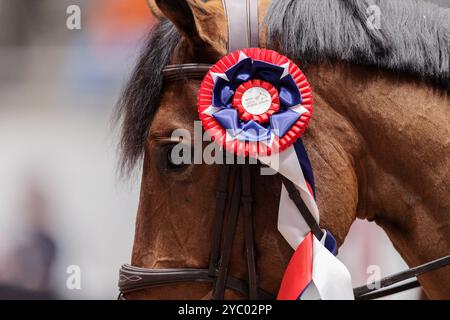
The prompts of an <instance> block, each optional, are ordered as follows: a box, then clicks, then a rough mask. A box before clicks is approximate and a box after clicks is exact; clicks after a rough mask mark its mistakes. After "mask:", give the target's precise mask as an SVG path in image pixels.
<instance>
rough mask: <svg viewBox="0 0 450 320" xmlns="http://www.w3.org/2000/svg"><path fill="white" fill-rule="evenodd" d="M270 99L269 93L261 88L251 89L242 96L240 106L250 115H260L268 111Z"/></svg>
mask: <svg viewBox="0 0 450 320" xmlns="http://www.w3.org/2000/svg"><path fill="white" fill-rule="evenodd" d="M271 104H272V97H271V96H270V93H269V91H267V90H266V89H264V88H262V87H252V88H250V89H248V90H247V91H245V92H244V94H243V95H242V106H243V107H244V109H245V111H247V112H248V113H250V114H252V115H260V114H263V113H264V112H266V111H267V110H269V108H270V106H271Z"/></svg>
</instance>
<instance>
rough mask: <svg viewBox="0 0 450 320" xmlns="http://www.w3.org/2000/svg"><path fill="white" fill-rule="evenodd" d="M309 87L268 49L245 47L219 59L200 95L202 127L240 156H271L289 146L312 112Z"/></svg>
mask: <svg viewBox="0 0 450 320" xmlns="http://www.w3.org/2000/svg"><path fill="white" fill-rule="evenodd" d="M312 104H313V98H312V93H311V88H310V86H309V83H308V81H307V79H306V77H305V75H304V74H303V72H302V71H301V70H300V69H299V68H298V66H297V65H296V64H295V63H293V62H292V61H291V60H289V59H288V58H287V57H285V56H283V55H281V54H279V53H277V52H275V51H272V50H267V49H258V48H250V49H242V50H237V51H234V52H232V53H230V54H228V55H226V56H224V57H223V58H222V59H220V60H219V61H218V62H217V63H216V64H215V65H214V66H213V67H212V68H211V70H210V71H209V72H208V73H207V75H206V76H205V78H204V79H203V82H202V84H201V86H200V90H199V94H198V111H199V115H200V119H201V121H202V124H203V127H204V128H205V130H206V132H208V134H209V135H210V136H211V137H212V139H213V140H214V141H216V142H217V143H219V144H221V145H223V146H224V147H225V148H226V149H227V150H228V151H229V152H232V153H235V154H237V155H239V156H248V155H250V156H252V157H257V156H258V155H270V154H271V153H272V152H274V151H275V152H279V151H283V150H285V149H286V148H288V147H289V146H291V145H292V144H293V143H294V142H295V141H296V140H297V139H298V138H300V136H301V135H302V134H303V132H304V131H305V129H306V127H307V126H308V123H309V120H310V119H311V116H312V111H313V106H312Z"/></svg>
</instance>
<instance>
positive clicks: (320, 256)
mask: <svg viewBox="0 0 450 320" xmlns="http://www.w3.org/2000/svg"><path fill="white" fill-rule="evenodd" d="M312 105H313V97H312V92H311V88H310V86H309V83H308V81H307V79H306V77H305V75H304V74H303V73H302V71H301V70H300V69H299V68H298V66H297V65H296V64H295V63H294V62H292V61H291V60H289V59H288V58H287V57H285V56H283V55H281V54H279V53H277V52H275V51H272V50H267V49H258V48H250V49H242V50H238V51H235V52H232V53H230V54H228V55H226V56H224V57H223V58H222V59H220V60H219V61H218V62H217V63H216V64H215V65H214V66H213V67H212V68H211V70H210V71H209V72H208V73H207V75H206V76H205V78H204V79H203V82H202V84H201V87H200V90H199V94H198V112H199V115H200V119H201V121H202V124H203V127H204V129H205V130H206V132H208V134H209V135H210V136H211V138H212V139H213V140H214V141H216V142H217V143H219V144H220V145H222V146H223V147H224V148H225V149H226V150H228V151H229V152H232V153H235V154H237V155H238V156H251V157H254V158H258V159H259V160H260V161H261V163H263V164H265V165H267V166H269V167H271V168H272V169H274V170H275V171H277V172H278V173H280V174H281V175H283V176H284V177H285V178H287V179H289V180H290V181H291V182H292V183H293V184H294V185H295V187H296V189H297V190H298V191H299V193H300V196H301V198H302V200H303V202H304V203H305V205H306V206H307V208H308V210H309V212H310V213H311V214H312V216H313V217H314V219H315V220H316V222H317V223H319V218H320V217H319V209H318V207H317V204H316V201H315V185H314V176H313V170H312V166H311V163H310V161H309V158H308V155H307V152H306V149H305V147H304V145H303V142H302V140H301V139H300V137H301V136H302V134H303V132H304V131H305V129H306V127H307V126H308V123H309V121H310V119H311V116H312V112H313V106H312ZM298 210H299V209H298V208H297V206H296V205H295V204H294V202H293V201H292V200H291V199H290V197H289V194H288V192H287V190H286V188H285V186H284V185H282V189H281V195H280V204H279V210H278V230H279V231H280V233H281V235H282V236H283V237H284V239H285V240H286V241H287V242H288V243H289V245H290V246H291V247H292V248H293V249H294V250H295V252H294V254H293V256H292V258H291V260H290V262H289V264H288V267H287V269H286V271H285V274H284V276H283V280H282V282H281V286H280V289H279V292H278V296H277V298H278V299H283V300H296V299H322V300H327V299H353V290H352V284H351V278H350V274H349V272H348V270H347V268H346V267H345V265H343V264H342V263H341V262H340V261H339V260H338V259H337V258H336V257H335V255H336V249H337V246H336V241H335V239H334V238H333V236H332V235H331V233H330V232H328V231H327V230H324V236H323V237H322V239H317V238H316V237H315V236H314V235H313V233H312V232H311V229H310V227H309V224H308V223H307V222H306V221H305V220H304V218H303V216H302V215H300V214H299V212H298Z"/></svg>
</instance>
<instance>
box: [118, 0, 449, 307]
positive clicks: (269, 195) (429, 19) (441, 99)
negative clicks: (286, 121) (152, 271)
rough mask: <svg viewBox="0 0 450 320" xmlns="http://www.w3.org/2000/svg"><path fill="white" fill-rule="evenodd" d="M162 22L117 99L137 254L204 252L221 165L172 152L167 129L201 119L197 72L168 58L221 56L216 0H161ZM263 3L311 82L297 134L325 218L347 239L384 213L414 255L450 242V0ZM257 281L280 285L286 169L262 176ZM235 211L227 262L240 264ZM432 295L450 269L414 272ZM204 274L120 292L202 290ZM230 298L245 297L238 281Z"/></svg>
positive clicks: (273, 34)
mask: <svg viewBox="0 0 450 320" xmlns="http://www.w3.org/2000/svg"><path fill="white" fill-rule="evenodd" d="M150 2H151V4H152V6H153V7H155V6H156V7H157V9H158V12H159V14H160V15H161V16H162V21H161V22H160V23H158V24H157V25H156V26H155V27H154V28H153V29H152V30H151V32H150V34H149V36H148V41H147V44H146V46H145V48H144V49H143V53H142V55H141V57H140V59H139V61H138V63H137V66H136V67H135V69H134V71H133V73H132V76H131V79H130V81H129V83H128V85H127V86H126V88H125V90H124V92H123V95H122V97H121V99H120V101H119V103H118V119H119V120H120V121H121V125H122V139H121V144H120V145H121V149H122V163H121V164H122V169H123V172H125V173H129V172H131V171H132V170H133V168H134V167H135V166H136V165H137V164H138V163H140V162H141V161H142V182H141V193H140V201H139V208H138V212H137V218H136V229H135V239H134V246H133V252H132V259H131V263H132V265H134V266H139V267H145V268H175V267H197V268H204V267H206V266H207V264H208V258H209V253H210V245H209V244H210V242H211V234H210V233H209V230H211V225H212V214H211V213H212V212H213V211H214V205H215V201H216V199H215V192H214V191H215V190H216V188H217V181H218V175H219V167H220V166H219V165H206V164H195V165H194V164H182V165H176V164H174V163H172V162H171V160H170V157H168V153H169V152H170V150H171V148H172V147H173V144H174V143H173V141H171V139H170V137H171V133H172V132H173V131H174V130H175V129H178V128H184V129H186V130H190V131H191V132H192V134H193V123H194V121H195V120H197V118H198V115H197V108H196V97H197V91H198V89H199V86H200V81H199V80H192V79H186V80H185V81H175V82H170V83H163V82H162V77H161V71H162V69H163V67H164V66H166V65H169V64H179V63H191V62H196V63H215V62H216V61H217V60H218V59H219V58H220V57H222V56H224V55H225V54H226V51H227V50H226V48H227V23H226V17H225V13H224V9H223V7H222V3H221V1H214V0H212V1H206V2H204V1H200V0H178V1H177V0H164V1H163V0H156V1H155V2H153V1H150ZM376 3H377V7H376V8H377V9H378V10H379V14H380V16H379V18H380V21H379V24H380V25H379V26H378V27H377V26H373V25H371V24H370V23H368V22H367V20H368V19H369V18H370V16H369V13H370V10H369V9H370V8H373V7H371V5H373V3H372V2H371V1H356V0H321V1H314V0H302V1H294V0H285V1H273V3H271V1H265V0H264V1H263V0H262V1H260V5H259V8H258V12H259V17H260V26H261V28H260V30H261V32H260V43H261V47H263V48H269V49H273V50H276V51H278V52H280V53H282V54H284V55H286V56H288V57H289V58H290V59H292V60H293V61H295V62H296V63H297V64H298V65H299V66H300V67H301V68H302V70H303V72H304V73H305V74H306V76H307V77H308V79H309V82H310V83H311V86H312V89H313V93H314V99H315V113H314V117H313V120H312V121H311V124H310V126H309V127H308V130H307V131H306V133H305V134H304V136H303V140H304V143H305V147H306V149H307V150H308V153H309V155H310V159H311V162H312V166H313V168H314V169H315V175H316V178H315V180H316V181H317V182H316V188H317V191H316V192H317V202H318V207H319V209H320V212H321V221H320V225H321V227H323V228H325V229H328V230H330V231H331V232H332V233H333V235H334V236H335V238H336V240H337V243H338V245H341V244H342V243H343V242H344V240H345V237H346V235H347V233H348V231H349V228H350V226H351V225H352V223H353V221H355V219H356V218H358V219H367V220H369V221H374V222H376V223H377V224H378V225H379V226H381V227H382V228H383V229H384V231H385V232H386V233H387V235H388V236H389V238H390V239H391V241H392V243H393V244H394V246H395V248H396V249H397V250H398V252H399V253H400V254H401V256H402V257H403V258H404V260H405V261H406V262H407V264H408V265H409V266H410V267H411V266H416V265H418V264H422V263H425V262H428V261H431V260H433V259H436V258H439V257H441V256H444V255H447V254H449V253H450V214H449V212H450V170H449V168H450V99H449V93H450V10H446V9H443V8H439V7H437V6H436V5H433V4H430V3H425V2H422V1H414V0H405V1H381V2H376ZM254 179H255V182H254V194H255V196H254V212H255V217H254V228H255V245H256V252H257V260H258V275H259V284H260V286H261V288H263V289H264V290H266V291H267V292H270V293H274V294H275V293H276V292H277V289H278V288H279V285H280V281H281V277H282V275H283V270H285V268H286V266H287V263H288V261H289V258H290V256H291V255H292V249H291V248H290V247H289V245H288V244H287V243H286V241H285V240H284V239H283V238H282V237H281V235H280V234H279V232H278V231H277V228H276V225H277V209H278V198H279V195H280V188H281V187H280V184H281V182H280V179H279V177H278V176H259V175H258V176H255V177H254ZM243 248H244V239H243V221H242V220H241V219H240V220H239V221H238V227H237V231H236V238H235V241H234V243H233V253H232V256H231V268H230V274H231V275H233V276H234V277H236V278H241V279H242V278H244V277H245V275H246V266H245V262H244V261H243V259H242V258H241V254H242V251H243ZM419 281H420V283H421V285H422V287H423V289H424V291H425V293H426V295H427V296H428V297H429V298H431V299H449V298H450V268H449V267H446V268H442V269H440V270H437V271H433V272H431V273H429V274H427V275H423V276H420V277H419ZM210 294H211V287H210V285H209V284H207V283H180V284H174V285H171V286H164V287H157V288H152V289H144V290H139V291H136V292H132V293H128V294H126V298H134V299H143V298H147V299H203V298H208V297H209V296H210ZM225 297H226V298H239V297H240V296H239V294H237V293H235V292H233V291H227V292H226V296H225Z"/></svg>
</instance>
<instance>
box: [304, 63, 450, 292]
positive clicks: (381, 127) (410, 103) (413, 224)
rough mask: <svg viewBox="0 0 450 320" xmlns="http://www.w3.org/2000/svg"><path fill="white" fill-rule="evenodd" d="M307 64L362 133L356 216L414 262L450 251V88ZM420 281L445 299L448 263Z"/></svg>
mask: <svg viewBox="0 0 450 320" xmlns="http://www.w3.org/2000/svg"><path fill="white" fill-rule="evenodd" d="M309 69H310V70H309V72H307V74H308V75H309V77H310V79H311V82H312V83H313V86H314V88H313V90H314V91H315V92H317V93H318V94H319V95H320V96H321V98H324V99H326V100H327V101H328V103H329V104H330V105H331V107H332V108H333V109H334V110H336V111H337V112H338V113H340V114H341V115H342V116H344V117H345V118H346V119H347V120H348V121H349V122H350V123H351V124H352V126H353V127H354V128H355V130H356V131H357V132H358V134H359V135H360V136H361V137H362V141H363V144H364V146H363V147H364V149H365V151H366V152H364V156H361V158H360V159H357V162H359V164H356V166H358V167H360V168H361V170H360V175H359V177H358V180H359V181H358V183H359V184H360V185H359V188H358V189H359V193H360V194H359V195H358V197H359V200H358V201H359V202H360V203H361V204H362V205H360V206H359V207H360V209H359V210H358V211H359V212H358V213H357V215H358V217H359V218H366V219H368V220H371V221H372V220H374V221H375V222H376V223H377V224H379V225H380V226H381V227H382V228H383V229H384V230H385V232H386V233H387V235H388V236H389V238H390V239H391V241H392V242H393V244H394V246H395V247H396V249H397V250H398V251H399V253H400V254H401V255H402V256H403V258H404V259H405V261H406V262H407V263H408V264H409V265H410V266H413V265H418V264H421V263H425V262H428V261H430V260H433V259H436V258H438V257H441V256H443V255H446V254H448V253H449V252H450V237H449V234H450V214H449V211H450V193H449V190H450V170H449V168H450V148H449V145H450V138H449V137H450V126H449V123H450V122H449V121H450V99H449V96H448V94H446V93H445V92H444V91H443V90H438V89H435V88H432V87H431V86H430V85H428V84H426V83H423V82H419V81H417V80H414V79H411V78H410V77H406V76H399V75H393V74H391V73H389V72H380V71H375V70H373V69H370V68H364V67H356V66H351V65H346V64H337V65H335V66H334V67H330V66H326V67H323V66H322V67H314V66H313V67H310V68H309ZM318 107H320V106H318ZM426 277H429V278H428V279H427V278H426ZM419 280H420V279H419ZM422 280H424V288H425V291H426V293H427V294H428V295H429V296H430V297H436V298H439V297H444V294H445V292H447V293H448V292H449V290H450V272H449V268H445V269H442V270H441V271H437V272H435V273H434V274H432V276H423V278H422Z"/></svg>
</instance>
